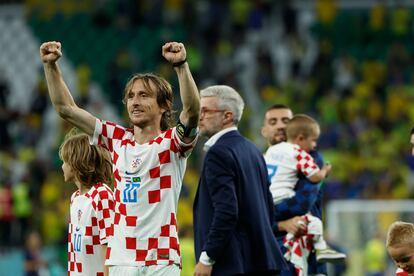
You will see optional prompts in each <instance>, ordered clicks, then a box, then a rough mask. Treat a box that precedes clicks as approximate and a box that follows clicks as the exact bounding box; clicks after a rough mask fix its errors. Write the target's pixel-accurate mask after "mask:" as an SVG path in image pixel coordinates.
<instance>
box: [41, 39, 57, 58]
mask: <svg viewBox="0 0 414 276" xmlns="http://www.w3.org/2000/svg"><path fill="white" fill-rule="evenodd" d="M61 56H62V46H61V45H60V42H56V41H49V42H45V43H43V44H42V45H41V46H40V58H41V59H42V62H43V63H54V62H56V61H57V60H58V59H59V58H60V57H61Z"/></svg>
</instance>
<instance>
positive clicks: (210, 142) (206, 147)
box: [203, 126, 237, 151]
mask: <svg viewBox="0 0 414 276" xmlns="http://www.w3.org/2000/svg"><path fill="white" fill-rule="evenodd" d="M233 130H237V127H236V126H233V127H228V128H225V129H222V130H220V131H219V132H217V133H216V134H214V135H213V136H211V137H210V139H208V140H207V142H206V143H205V144H204V147H203V150H204V151H208V150H209V149H210V148H211V147H212V146H214V144H215V143H216V142H217V141H218V139H220V137H221V136H223V135H224V134H226V133H227V132H230V131H233Z"/></svg>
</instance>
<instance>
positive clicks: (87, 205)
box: [59, 130, 114, 276]
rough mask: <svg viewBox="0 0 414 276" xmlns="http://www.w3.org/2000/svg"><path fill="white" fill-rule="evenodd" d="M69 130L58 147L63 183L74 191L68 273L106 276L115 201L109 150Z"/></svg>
mask: <svg viewBox="0 0 414 276" xmlns="http://www.w3.org/2000/svg"><path fill="white" fill-rule="evenodd" d="M75 132H76V131H75V130H72V131H71V132H70V133H69V134H68V135H67V136H66V139H65V141H64V142H63V144H62V145H61V146H60V150H59V156H60V159H61V160H62V161H63V165H62V170H63V175H64V179H65V182H73V183H75V185H76V186H77V188H78V189H77V190H76V191H75V192H74V193H73V194H72V196H71V200H70V222H69V233H68V275H102V276H103V275H108V271H107V267H105V265H104V263H105V254H106V247H107V243H108V239H109V237H110V236H111V235H112V233H113V226H112V220H113V208H114V200H113V194H112V190H111V189H110V188H109V187H108V186H107V185H106V184H104V183H108V184H109V183H111V182H112V162H111V157H110V155H109V152H108V151H107V150H105V149H104V148H102V147H100V146H94V145H90V144H89V138H88V136H87V135H86V134H75Z"/></svg>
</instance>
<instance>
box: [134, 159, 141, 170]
mask: <svg viewBox="0 0 414 276" xmlns="http://www.w3.org/2000/svg"><path fill="white" fill-rule="evenodd" d="M141 164H142V159H141V158H139V157H138V158H136V159H135V160H134V161H132V168H134V169H136V168H138V166H139V165H141Z"/></svg>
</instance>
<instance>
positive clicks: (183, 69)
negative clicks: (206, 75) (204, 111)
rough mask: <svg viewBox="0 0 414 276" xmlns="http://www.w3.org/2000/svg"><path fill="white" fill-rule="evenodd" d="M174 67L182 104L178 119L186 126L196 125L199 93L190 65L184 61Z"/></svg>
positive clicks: (198, 110)
mask: <svg viewBox="0 0 414 276" xmlns="http://www.w3.org/2000/svg"><path fill="white" fill-rule="evenodd" d="M174 69H175V72H176V73H177V77H178V82H179V85H180V96H181V101H182V104H183V111H182V112H181V115H180V120H181V122H182V123H183V124H185V125H186V126H187V127H190V128H193V127H197V125H198V117H199V112H200V95H199V93H198V88H197V85H196V84H195V81H194V79H193V76H192V75H191V71H190V67H189V66H188V63H187V62H186V63H184V64H182V65H180V66H178V67H175V68H174Z"/></svg>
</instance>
